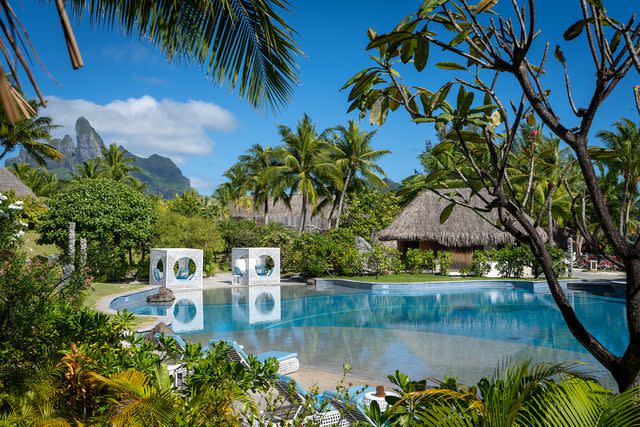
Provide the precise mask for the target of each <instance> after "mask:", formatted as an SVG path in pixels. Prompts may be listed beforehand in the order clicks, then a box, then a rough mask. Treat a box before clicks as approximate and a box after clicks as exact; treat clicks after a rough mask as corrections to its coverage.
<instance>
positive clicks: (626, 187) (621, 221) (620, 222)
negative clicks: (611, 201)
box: [618, 173, 629, 238]
mask: <svg viewBox="0 0 640 427" xmlns="http://www.w3.org/2000/svg"><path fill="white" fill-rule="evenodd" d="M628 197H629V174H627V173H625V174H624V189H623V190H622V201H621V203H620V215H619V217H618V231H619V232H620V234H622V236H623V237H625V238H626V237H627V236H626V234H625V229H626V227H625V222H624V218H625V214H626V212H625V208H626V207H627V198H628Z"/></svg>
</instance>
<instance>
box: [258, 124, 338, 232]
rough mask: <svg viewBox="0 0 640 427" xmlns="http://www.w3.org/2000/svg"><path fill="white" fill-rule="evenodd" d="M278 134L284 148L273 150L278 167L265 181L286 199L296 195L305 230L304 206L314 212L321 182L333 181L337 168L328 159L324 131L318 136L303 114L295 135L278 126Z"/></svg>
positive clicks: (301, 223) (321, 188)
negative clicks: (270, 181) (269, 182)
mask: <svg viewBox="0 0 640 427" xmlns="http://www.w3.org/2000/svg"><path fill="white" fill-rule="evenodd" d="M278 132H279V133H280V137H281V138H282V142H283V143H284V145H283V146H282V147H280V148H278V149H277V150H276V153H275V156H276V159H277V160H278V162H279V164H278V165H276V166H273V167H271V168H270V169H269V171H268V173H267V175H266V178H267V179H270V180H271V179H273V180H274V183H275V185H276V186H278V187H279V188H281V189H282V190H283V191H286V190H288V191H289V197H291V196H292V195H293V193H296V192H299V193H300V195H301V197H302V209H301V213H300V216H301V218H300V227H301V229H302V230H304V229H305V227H306V222H307V212H308V205H309V204H311V205H312V206H313V207H314V208H315V207H316V206H317V203H318V196H319V195H322V194H324V193H326V188H325V185H324V180H326V179H337V177H338V172H339V170H338V168H337V166H336V165H335V163H333V162H332V161H331V158H330V156H329V148H330V145H329V143H328V142H327V133H328V131H325V132H322V134H318V132H317V130H316V125H315V124H314V123H313V122H312V121H311V118H310V117H309V116H308V115H307V114H305V115H304V116H303V117H302V119H301V120H300V121H299V122H298V125H297V127H296V130H295V132H294V131H293V130H291V128H289V127H287V126H284V125H281V126H279V127H278Z"/></svg>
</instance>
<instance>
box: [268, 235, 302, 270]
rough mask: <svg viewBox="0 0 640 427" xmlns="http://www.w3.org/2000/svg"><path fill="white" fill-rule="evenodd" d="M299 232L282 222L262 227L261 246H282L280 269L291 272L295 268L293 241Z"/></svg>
mask: <svg viewBox="0 0 640 427" xmlns="http://www.w3.org/2000/svg"><path fill="white" fill-rule="evenodd" d="M298 234H299V233H298V232H297V231H296V230H294V229H292V228H289V227H286V226H284V225H282V224H277V223H271V224H268V225H266V226H264V227H261V229H260V237H261V242H260V246H263V247H266V248H280V271H281V272H283V273H289V272H292V271H294V270H295V268H294V258H295V257H294V254H293V249H292V246H293V241H294V240H295V238H296V236H297V235H298Z"/></svg>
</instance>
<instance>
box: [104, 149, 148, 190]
mask: <svg viewBox="0 0 640 427" xmlns="http://www.w3.org/2000/svg"><path fill="white" fill-rule="evenodd" d="M100 163H101V165H102V171H103V174H104V176H106V177H107V178H110V179H112V180H114V181H123V182H126V183H127V184H134V185H135V186H136V187H138V186H139V183H138V182H137V181H138V180H137V179H135V178H134V177H133V176H131V173H132V172H139V171H141V169H140V168H139V167H137V166H133V165H132V163H135V159H133V158H132V157H127V156H126V153H125V151H124V150H123V149H121V148H120V147H118V146H117V145H116V144H111V145H109V148H103V149H102V158H101V159H100Z"/></svg>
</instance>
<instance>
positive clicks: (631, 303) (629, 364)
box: [611, 255, 640, 391]
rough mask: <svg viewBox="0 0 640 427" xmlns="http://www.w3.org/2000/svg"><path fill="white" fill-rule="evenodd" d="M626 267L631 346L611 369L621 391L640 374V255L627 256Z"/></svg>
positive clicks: (627, 387)
mask: <svg viewBox="0 0 640 427" xmlns="http://www.w3.org/2000/svg"><path fill="white" fill-rule="evenodd" d="M624 267H625V271H626V273H627V286H626V290H625V293H626V297H627V307H626V308H627V325H628V326H629V346H628V347H627V350H626V351H625V353H624V355H623V356H622V357H621V358H620V363H619V366H618V367H617V368H616V369H614V370H612V371H611V373H612V375H613V378H614V379H615V380H616V383H618V388H619V389H620V391H624V390H628V389H629V388H631V387H633V386H634V385H636V384H637V382H638V376H639V375H640V298H639V297H638V296H639V295H640V257H638V256H637V255H636V256H633V257H630V258H626V259H625V260H624Z"/></svg>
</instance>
